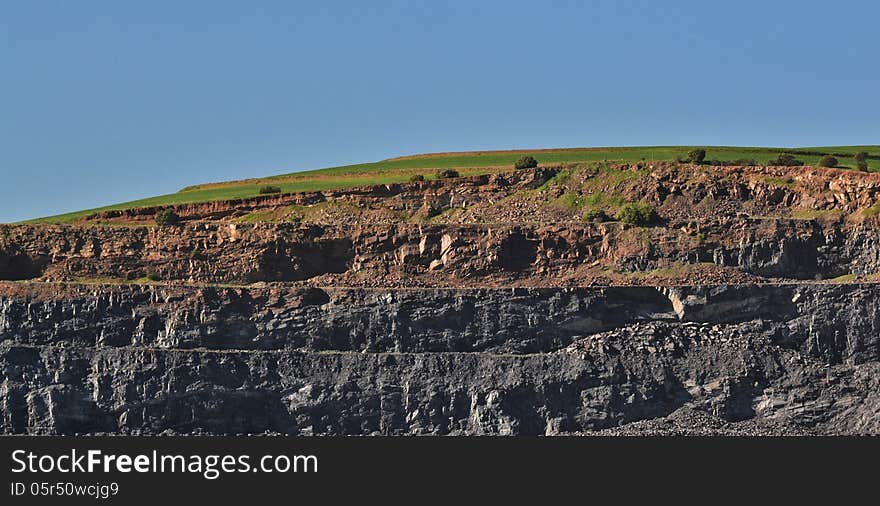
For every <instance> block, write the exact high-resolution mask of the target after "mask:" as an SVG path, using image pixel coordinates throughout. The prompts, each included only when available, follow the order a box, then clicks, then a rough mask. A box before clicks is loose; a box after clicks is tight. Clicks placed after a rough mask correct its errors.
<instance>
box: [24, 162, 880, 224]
mask: <svg viewBox="0 0 880 506" xmlns="http://www.w3.org/2000/svg"><path fill="white" fill-rule="evenodd" d="M691 149H694V147H691V146H654V147H651V146H648V147H616V148H615V147H609V148H568V149H535V150H510V151H474V152H462V153H434V154H424V155H414V156H404V157H398V158H390V159H388V160H382V161H379V162H372V163H362V164H356V165H345V166H341V167H330V168H326V169H317V170H310V171H304V172H294V173H289V174H281V175H277V176H269V177H263V178H255V179H246V180H241V181H228V182H220V183H208V184H202V185H197V186H191V187H187V188H184V189H182V190H180V191H179V192H177V193H172V194H169V195H160V196H157V197H150V198H145V199H141V200H134V201H131V202H123V203H119V204H113V205H110V206H105V207H100V208H95V209H86V210H82V211H76V212H72V213H67V214H61V215H57V216H49V217H45V218H38V219H35V220H31V221H30V222H29V223H65V222H71V221H75V220H77V219H80V218H83V217H85V216H88V215H89V214H91V213H94V212H96V211H105V210H117V209H131V208H136V207H150V206H163V205H173V204H190V203H197V202H210V201H217V200H229V199H237V198H247V197H253V196H256V195H259V193H260V188H261V187H263V186H266V185H267V184H271V185H272V186H276V187H278V188H280V189H281V191H282V192H299V191H315V190H327V189H334V188H345V187H351V186H360V185H368V184H384V183H398V182H404V181H406V180H408V179H409V178H410V177H411V176H413V175H415V174H422V175H424V176H425V178H426V179H430V178H433V177H434V174H435V172H436V171H437V169H440V168H454V169H456V170H458V172H459V173H461V175H474V174H485V173H489V172H495V171H502V170H509V169H511V168H512V167H513V164H514V162H515V161H516V160H517V159H518V158H519V157H521V156H522V155H524V154H531V155H533V156H534V157H535V158H537V159H538V161H539V162H540V163H541V164H542V165H554V164H562V163H575V162H589V161H601V160H608V161H621V162H626V161H640V160H674V159H676V158H677V157H679V156H682V155H684V154H686V153H687V152H688V151H690V150H691ZM703 149H705V150H706V152H707V153H706V159H707V160H738V159H750V160H754V161H755V162H757V163H768V162H769V161H770V160H773V159H775V158H776V157H778V156H779V155H780V154H783V153H791V154H793V155H795V156H796V157H797V159H798V160H801V161H803V162H804V164H806V165H815V164H817V163H818V161H819V159H820V158H821V157H822V156H823V155H826V154H831V155H834V156H836V157H837V158H838V161H839V164H838V166H839V167H841V168H855V166H856V162H855V160H854V158H853V155H854V154H855V153H857V152H860V151H866V152H868V153H869V155H870V156H869V158H868V160H867V164H868V167H869V170H870V171H872V172H880V146H828V147H813V148H758V147H726V146H716V147H712V146H709V147H703Z"/></svg>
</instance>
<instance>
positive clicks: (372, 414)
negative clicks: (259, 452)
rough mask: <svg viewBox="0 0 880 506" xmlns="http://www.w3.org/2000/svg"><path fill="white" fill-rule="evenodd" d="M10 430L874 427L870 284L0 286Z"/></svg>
mask: <svg viewBox="0 0 880 506" xmlns="http://www.w3.org/2000/svg"><path fill="white" fill-rule="evenodd" d="M4 292H5V295H4V296H3V298H2V299H0V335H2V336H4V339H3V341H2V342H0V366H2V368H3V370H4V373H5V374H4V378H5V379H4V382H3V385H2V387H0V405H2V406H3V417H4V418H3V420H2V424H3V429H4V431H5V432H8V433H21V432H31V433H71V432H119V433H157V432H163V431H166V430H167V431H172V432H182V433H191V432H207V433H254V432H280V433H290V434H374V433H380V434H557V433H563V432H583V431H590V430H597V429H606V428H611V427H616V426H618V425H620V424H626V423H628V422H633V421H638V420H646V419H652V418H656V417H662V416H666V415H669V414H671V413H673V412H675V411H676V410H678V409H680V408H682V407H684V406H687V407H689V408H690V409H694V408H697V409H700V410H702V411H704V412H706V413H711V414H713V415H714V416H716V417H720V418H721V419H723V420H729V421H740V420H760V421H761V422H762V423H764V424H765V425H767V424H769V425H777V426H781V427H788V428H791V427H797V428H800V429H801V430H812V431H818V432H824V433H851V432H876V431H878V430H880V418H878V417H877V410H878V409H880V395H878V394H877V387H880V384H878V378H880V376H877V372H878V371H877V369H878V359H880V339H878V337H877V336H878V332H877V331H878V326H880V311H878V306H880V287H878V286H876V285H871V284H869V285H821V284H813V285H751V286H736V287H728V286H714V287H674V288H653V287H618V288H608V287H606V288H580V289H473V290H421V291H415V292H413V291H406V290H404V291H400V290H345V289H327V290H320V289H315V288H311V289H297V288H286V287H274V288H265V289H215V288H203V289H198V288H183V287H162V288H155V289H152V288H147V287H123V288H112V287H92V288H87V287H78V288H66V287H56V288H55V289H54V290H50V289H48V288H44V289H43V290H41V291H33V290H31V291H29V289H27V288H22V287H20V286H15V285H7V286H6V287H5V290H4Z"/></svg>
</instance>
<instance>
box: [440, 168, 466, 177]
mask: <svg viewBox="0 0 880 506" xmlns="http://www.w3.org/2000/svg"><path fill="white" fill-rule="evenodd" d="M454 177H460V175H459V173H458V171H457V170H452V169H444V170H441V171H438V172H437V179H452V178H454Z"/></svg>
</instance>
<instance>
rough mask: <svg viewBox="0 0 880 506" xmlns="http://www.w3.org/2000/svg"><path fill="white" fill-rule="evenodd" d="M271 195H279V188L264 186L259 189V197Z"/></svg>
mask: <svg viewBox="0 0 880 506" xmlns="http://www.w3.org/2000/svg"><path fill="white" fill-rule="evenodd" d="M271 193H281V187H279V186H264V187H262V188H260V195H268V194H271Z"/></svg>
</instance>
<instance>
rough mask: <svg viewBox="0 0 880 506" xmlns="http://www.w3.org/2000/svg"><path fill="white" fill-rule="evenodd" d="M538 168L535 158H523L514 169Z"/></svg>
mask: <svg viewBox="0 0 880 506" xmlns="http://www.w3.org/2000/svg"><path fill="white" fill-rule="evenodd" d="M537 166H538V160H535V158H534V157H533V156H528V155H527V156H523V157H521V158H520V159H519V160H517V161H516V163H515V164H514V167H516V168H517V169H534V168H535V167H537Z"/></svg>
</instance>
